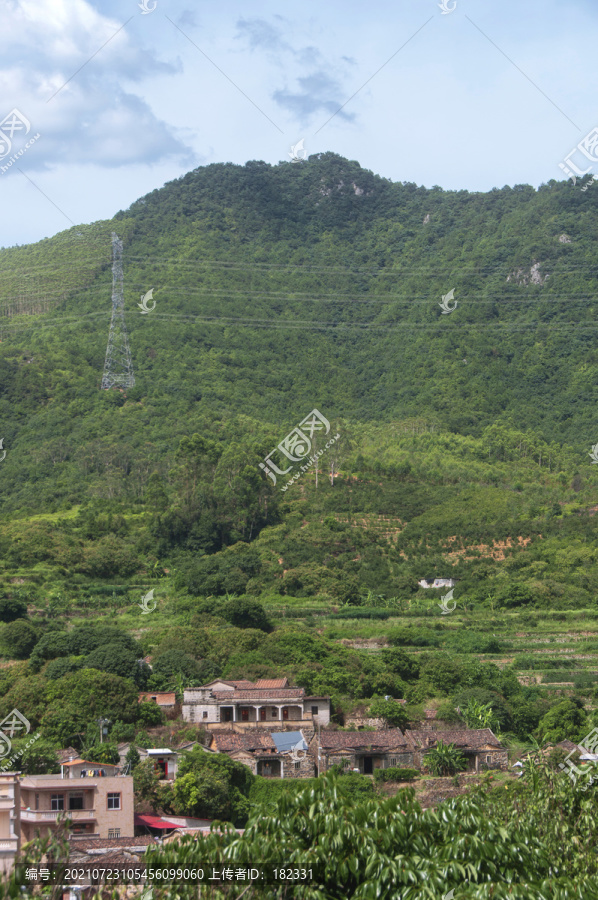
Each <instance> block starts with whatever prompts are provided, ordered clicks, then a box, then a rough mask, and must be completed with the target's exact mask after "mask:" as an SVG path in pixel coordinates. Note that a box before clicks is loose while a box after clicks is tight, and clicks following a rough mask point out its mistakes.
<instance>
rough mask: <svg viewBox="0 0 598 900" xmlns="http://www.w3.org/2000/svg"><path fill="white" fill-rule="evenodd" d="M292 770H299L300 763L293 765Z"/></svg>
mask: <svg viewBox="0 0 598 900" xmlns="http://www.w3.org/2000/svg"><path fill="white" fill-rule="evenodd" d="M293 768H294V769H300V768H301V763H300V762H296V763H293Z"/></svg>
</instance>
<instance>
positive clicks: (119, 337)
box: [101, 232, 135, 390]
mask: <svg viewBox="0 0 598 900" xmlns="http://www.w3.org/2000/svg"><path fill="white" fill-rule="evenodd" d="M134 384H135V376H134V374H133V360H132V359H131V349H130V347H129V338H128V336H127V327H126V325H125V298H124V292H123V242H122V241H121V240H119V238H118V235H117V234H115V233H114V232H112V318H111V320H110V332H109V334H108V346H107V348H106V361H105V363H104V374H103V376H102V386H101V389H102V390H109V389H110V388H112V387H123V388H130V387H133V385H134Z"/></svg>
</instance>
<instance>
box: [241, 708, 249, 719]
mask: <svg viewBox="0 0 598 900" xmlns="http://www.w3.org/2000/svg"><path fill="white" fill-rule="evenodd" d="M241 721H242V722H249V710H248V709H242V710H241Z"/></svg>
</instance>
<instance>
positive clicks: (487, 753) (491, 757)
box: [405, 728, 509, 772]
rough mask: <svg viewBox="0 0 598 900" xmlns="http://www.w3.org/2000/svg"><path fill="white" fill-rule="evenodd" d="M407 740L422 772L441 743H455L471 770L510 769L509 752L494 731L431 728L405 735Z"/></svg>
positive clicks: (407, 732)
mask: <svg viewBox="0 0 598 900" xmlns="http://www.w3.org/2000/svg"><path fill="white" fill-rule="evenodd" d="M405 738H406V740H407V742H408V743H409V745H410V746H411V747H412V748H413V764H414V766H415V768H416V769H422V768H423V764H424V760H425V757H426V753H427V752H428V751H429V750H432V749H434V748H435V747H436V746H437V744H438V741H442V742H443V743H444V744H454V745H455V749H457V750H460V751H461V753H462V754H463V756H464V757H465V758H466V760H467V771H469V772H479V771H480V770H481V769H485V768H489V769H502V770H503V771H507V769H508V767H509V751H508V750H507V749H506V748H505V747H503V746H502V744H501V743H500V741H499V740H498V738H497V737H496V736H495V734H494V733H493V732H492V730H491V729H490V728H459V729H443V730H442V731H433V730H431V729H425V730H418V731H415V730H413V731H410V730H407V731H406V732H405Z"/></svg>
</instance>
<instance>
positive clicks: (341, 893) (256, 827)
mask: <svg viewBox="0 0 598 900" xmlns="http://www.w3.org/2000/svg"><path fill="white" fill-rule="evenodd" d="M484 803H485V800H484V797H483V796H482V795H480V796H477V797H471V796H468V797H465V798H461V799H459V800H455V801H449V802H448V803H445V804H443V807H442V812H440V811H437V810H433V809H427V810H422V809H421V807H420V806H419V804H418V803H417V802H416V801H415V794H414V791H413V790H412V789H405V790H402V791H400V792H399V793H398V794H397V795H396V796H395V797H391V798H386V799H381V798H380V797H374V798H368V797H363V796H361V797H350V796H348V795H347V794H346V793H344V792H343V791H341V790H340V789H339V782H338V781H337V780H336V778H335V777H334V776H333V775H330V774H328V775H326V776H324V777H322V778H319V779H317V780H316V783H315V784H310V785H309V786H308V787H306V788H305V789H304V790H302V791H299V792H295V791H292V792H288V793H283V794H282V796H281V797H280V798H279V799H278V800H277V802H276V804H275V805H274V806H273V807H270V808H269V810H268V812H269V814H268V815H264V814H263V811H262V810H261V809H258V810H256V812H255V813H254V814H253V815H252V816H251V818H250V819H249V821H248V822H247V825H246V827H245V832H244V834H243V835H242V836H239V835H238V834H237V833H236V832H235V831H233V830H232V829H230V828H228V827H226V826H223V827H222V828H221V830H220V831H213V832H212V833H211V834H209V835H205V836H204V838H203V839H202V842H201V846H198V844H197V841H195V840H194V839H192V838H191V837H183V838H182V839H181V840H180V841H179V842H177V843H173V844H169V845H168V846H165V847H163V848H153V847H152V848H150V849H149V850H148V852H147V857H146V862H147V864H148V865H150V866H156V867H158V866H160V867H177V866H178V867H183V868H185V867H192V866H193V865H196V866H197V865H199V864H200V862H202V861H205V859H206V858H209V860H210V865H214V866H218V865H227V866H233V867H235V866H239V867H241V866H242V867H245V868H247V867H249V866H251V865H256V860H259V865H260V866H263V867H267V866H277V867H281V866H282V867H284V868H299V869H301V868H304V869H311V871H312V875H313V882H311V883H309V882H308V883H307V884H305V883H304V884H301V883H299V884H298V883H297V882H294V883H293V885H292V887H291V888H290V889H289V887H288V885H287V884H284V885H276V884H274V885H265V884H263V883H261V882H256V883H254V884H253V885H252V887H251V896H252V897H258V898H268V900H269V898H272V900H275V898H287V897H293V898H303V900H346V898H347V897H351V898H357V900H377V898H401V900H441V898H442V897H443V896H444V895H445V894H446V893H448V892H449V891H450V890H451V889H454V890H455V894H457V891H458V892H459V896H460V897H461V896H462V897H464V898H471V900H473V898H475V900H491V898H492V900H540V898H548V897H550V898H551V900H573V898H576V900H590V898H595V897H596V896H598V894H596V893H591V892H589V891H590V884H589V882H587V881H586V880H584V879H583V878H580V879H578V880H576V881H573V879H571V878H569V877H567V876H566V875H565V874H564V872H563V870H562V868H561V867H560V865H559V864H558V863H557V861H556V860H555V859H554V858H551V856H550V854H549V853H548V852H547V849H546V847H545V846H543V844H542V842H541V841H540V840H539V839H538V837H537V835H536V831H535V828H534V826H533V824H532V823H530V822H529V821H526V822H525V824H520V823H518V822H517V821H515V822H513V823H512V825H511V827H510V828H509V829H507V828H505V827H504V824H503V820H502V817H501V816H494V817H493V816H490V815H488V812H487V810H486V808H485V805H484ZM576 852H577V854H578V855H581V852H582V851H581V848H579V849H577V851H576ZM561 857H562V853H561V854H559V860H560V858H561ZM194 891H196V888H195V887H187V886H183V885H172V886H170V887H169V893H168V897H169V900H191V898H194V897H196V896H197V895H196V893H195V894H194V893H193V892H194ZM206 896H209V894H206Z"/></svg>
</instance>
